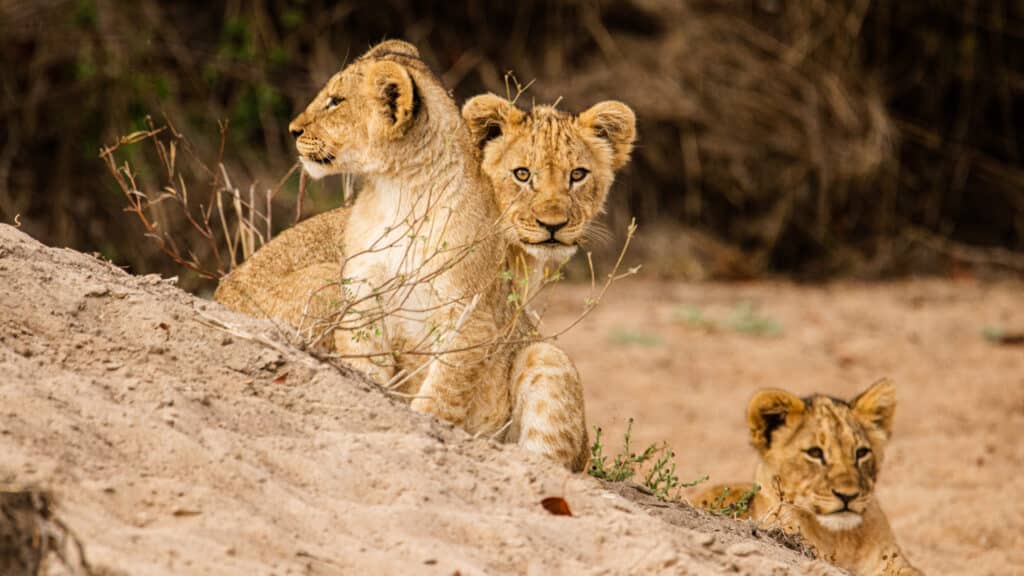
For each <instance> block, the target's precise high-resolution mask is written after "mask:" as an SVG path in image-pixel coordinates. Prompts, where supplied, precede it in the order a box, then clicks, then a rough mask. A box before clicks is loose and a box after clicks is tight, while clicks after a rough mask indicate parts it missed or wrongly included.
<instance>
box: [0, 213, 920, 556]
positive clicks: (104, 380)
mask: <svg viewBox="0 0 1024 576" xmlns="http://www.w3.org/2000/svg"><path fill="white" fill-rule="evenodd" d="M221 324H223V325H227V326H229V327H230V330H225V329H224V328H223V327H218V325H221ZM274 333H275V331H274V329H273V326H271V325H270V324H269V323H266V322H260V321H255V320H252V319H248V318H244V317H241V316H239V315H235V314H232V313H229V312H227V311H225V310H223V309H222V308H221V307H220V306H218V305H216V304H213V303H210V302H207V301H204V300H200V299H197V298H195V297H193V296H191V295H188V294H186V293H184V292H182V291H181V290H179V289H178V288H176V287H175V286H174V285H173V282H169V281H164V280H161V279H160V278H157V277H154V276H145V277H133V276H130V275H128V274H125V273H124V272H122V271H121V270H119V269H117V268H115V267H113V266H112V265H110V264H108V263H105V262H102V261H99V260H97V259H95V258H92V257H90V256H86V255H83V254H80V253H76V252H74V251H71V250H61V249H53V248H46V247H43V246H42V245H40V244H38V243H37V242H35V241H34V240H32V239H30V238H29V237H27V236H25V235H24V234H22V233H20V232H18V231H17V230H15V229H13V228H11V227H9V226H4V225H0V487H2V488H5V489H6V490H8V491H10V490H11V489H12V487H14V488H19V487H20V488H27V487H32V488H39V489H44V490H47V491H49V492H52V494H53V497H54V500H55V501H56V502H57V504H56V508H55V514H56V517H57V518H58V520H60V521H63V523H64V524H65V525H66V526H67V527H68V528H69V529H70V530H71V531H72V532H74V533H76V534H77V535H78V537H79V538H80V540H81V542H82V543H83V544H84V550H85V552H86V556H87V558H88V559H89V561H90V562H91V563H92V564H93V566H94V567H98V569H97V570H95V573H97V574H132V575H136V574H138V575H158V574H159V575H163V574H168V575H169V574H244V575H246V576H255V575H270V574H274V575H284V574H313V575H326V574H443V575H451V574H456V573H458V574H463V575H468V574H484V573H486V574H524V573H526V574H549V573H550V574H640V573H667V574H726V573H740V574H780V575H781V574H802V573H810V574H835V573H838V572H837V571H836V570H834V569H832V568H830V567H829V566H827V565H824V564H823V563H821V562H818V561H814V560H810V559H808V558H806V557H802V556H799V555H798V554H796V553H795V552H793V551H791V550H789V549H786V548H784V547H781V546H779V545H777V544H776V543H775V542H773V541H772V540H770V539H766V538H765V537H764V536H763V535H757V536H751V530H750V527H749V526H746V525H743V524H738V523H734V522H728V521H725V520H722V519H720V518H717V517H710V516H708V515H706V514H703V513H695V512H693V511H692V510H688V509H686V508H685V507H681V508H677V511H678V512H679V513H677V514H675V515H670V516H665V515H664V514H661V515H659V516H658V517H656V516H654V515H651V514H649V513H647V512H646V509H647V507H649V506H650V505H651V504H652V502H649V501H647V502H645V501H644V497H643V495H642V494H639V495H638V494H633V495H632V496H633V499H628V498H624V497H622V496H621V495H620V494H619V492H624V493H625V492H626V491H624V490H612V489H609V488H608V487H606V486H605V485H603V484H602V483H600V482H598V481H596V480H594V479H592V478H589V477H587V476H582V475H571V474H569V473H568V472H566V471H565V470H563V469H561V468H559V467H557V466H555V465H552V464H550V463H548V462H546V461H543V460H542V459H540V458H538V457H535V456H533V455H530V454H527V453H525V452H523V451H521V450H519V449H518V448H517V447H514V446H508V445H498V444H495V443H493V442H491V441H487V440H477V439H472V438H469V437H468V436H467V435H466V434H464V433H462V432H461V431H458V430H454V429H452V428H451V427H450V426H447V425H445V424H442V423H439V422H437V421H434V420H432V419H430V418H427V417H423V416H420V415H417V414H413V413H412V412H410V411H409V410H408V409H407V408H406V407H405V406H404V405H403V404H401V403H399V402H397V401H395V400H393V399H392V398H389V397H387V396H386V395H384V394H383V393H381V392H380V391H379V390H378V389H377V388H375V387H374V386H372V385H370V384H367V383H366V382H364V381H362V380H360V379H359V378H357V377H353V376H351V375H346V374H343V373H341V372H340V371H338V370H337V369H334V368H331V367H329V366H326V365H324V364H322V363H319V362H317V361H315V360H314V359H313V358H311V357H309V356H307V355H306V354H304V353H302V352H299V351H297V350H294V349H292V348H289V347H288V346H286V345H283V344H281V343H280V341H279V340H277V339H276V338H275V336H274ZM659 370H660V369H659ZM666 384H667V383H666ZM598 391H599V389H598ZM680 398H681V399H684V398H683V397H682V395H680ZM594 405H595V406H598V407H599V406H600V402H599V401H597V400H595V401H594ZM669 430H671V428H670V427H666V428H665V430H663V431H664V432H667V431H669ZM646 432H653V430H650V429H648V430H646ZM626 495H627V496H630V494H628V493H627V494H626ZM549 496H563V497H564V498H565V499H566V500H567V501H568V503H569V505H570V506H571V508H572V511H573V514H574V515H573V516H572V517H566V516H554V515H551V514H549V513H548V512H547V511H546V510H545V509H544V508H543V507H542V506H541V505H540V501H541V499H543V498H545V497H549ZM11 501H12V502H14V501H17V498H14V499H13V500H11ZM653 504H656V503H653ZM27 512H28V513H31V509H29V510H27ZM51 512H53V511H52V510H51ZM0 521H2V519H0ZM901 527H905V526H903V525H901ZM5 533H7V532H4V531H3V530H0V535H3V534H5ZM0 544H3V543H2V542H0ZM58 564H59V563H57V564H53V565H52V566H51V568H52V570H51V572H50V573H54V574H63V573H69V569H66V568H63V567H61V566H59V565H58ZM71 572H74V571H73V570H72V571H71ZM79 573H81V571H80V570H79ZM5 576H6V575H5Z"/></svg>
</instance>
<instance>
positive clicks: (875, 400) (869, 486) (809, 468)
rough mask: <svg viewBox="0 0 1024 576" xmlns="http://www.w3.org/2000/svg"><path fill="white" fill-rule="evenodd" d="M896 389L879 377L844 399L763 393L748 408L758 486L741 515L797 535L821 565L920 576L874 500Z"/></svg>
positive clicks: (744, 488) (715, 499) (716, 494)
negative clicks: (757, 460)
mask: <svg viewBox="0 0 1024 576" xmlns="http://www.w3.org/2000/svg"><path fill="white" fill-rule="evenodd" d="M895 409H896V391H895V388H894V387H893V385H892V383H891V382H889V381H888V380H882V381H879V382H877V383H875V384H873V385H872V386H871V387H869V388H868V389H867V390H865V391H864V392H862V393H861V394H860V395H859V396H857V397H856V398H854V399H853V400H852V401H850V402H846V401H843V400H840V399H838V398H832V397H830V396H821V395H814V396H810V397H808V398H803V399H801V398H797V397H796V396H794V395H792V394H790V393H789V392H785V391H783V390H773V389H769V390H761V391H759V392H758V393H757V394H755V395H754V397H753V398H751V400H750V404H749V405H748V407H747V423H748V424H749V426H750V437H751V442H752V444H753V445H754V448H756V449H757V451H758V452H759V453H760V455H761V462H760V464H759V465H758V467H757V473H756V477H755V482H756V483H757V484H758V486H760V491H759V492H757V493H756V495H755V496H754V498H753V501H752V502H750V506H749V508H748V509H747V512H746V513H744V514H743V515H742V516H743V517H745V518H753V519H755V520H757V521H758V522H762V523H765V524H770V525H777V526H779V527H781V528H782V529H783V530H784V531H786V532H789V533H797V534H800V535H801V536H802V537H803V539H804V540H805V541H806V542H807V543H808V544H810V545H811V546H813V547H814V548H815V550H816V551H817V553H818V555H819V556H820V557H821V558H824V559H826V560H828V561H830V562H832V563H834V564H835V565H837V566H839V567H841V568H844V569H846V570H849V571H851V572H852V573H854V574H857V575H863V576H868V575H879V574H884V575H896V574H899V575H913V574H921V572H920V571H919V570H917V569H916V568H914V567H913V566H911V565H910V562H909V561H908V560H907V557H906V556H905V555H904V554H903V551H902V550H900V547H899V546H898V545H897V544H896V539H895V537H893V534H892V530H891V529H890V528H889V522H888V521H887V520H886V518H885V514H884V513H883V512H882V508H881V507H880V506H879V505H878V502H877V501H876V500H875V498H874V488H875V481H876V479H877V478H878V471H879V468H880V467H881V465H882V457H883V454H884V451H885V445H886V442H887V441H888V440H889V436H890V434H891V433H892V419H893V412H894V410H895ZM750 489H751V484H734V485H729V486H726V485H721V486H715V487H713V488H711V489H709V490H708V491H706V492H704V493H703V494H701V495H700V497H699V498H698V502H699V503H700V505H701V506H704V507H712V506H716V505H717V506H723V505H727V504H731V503H734V502H736V501H737V500H739V499H740V497H741V496H742V495H744V494H745V493H747V494H749V491H750Z"/></svg>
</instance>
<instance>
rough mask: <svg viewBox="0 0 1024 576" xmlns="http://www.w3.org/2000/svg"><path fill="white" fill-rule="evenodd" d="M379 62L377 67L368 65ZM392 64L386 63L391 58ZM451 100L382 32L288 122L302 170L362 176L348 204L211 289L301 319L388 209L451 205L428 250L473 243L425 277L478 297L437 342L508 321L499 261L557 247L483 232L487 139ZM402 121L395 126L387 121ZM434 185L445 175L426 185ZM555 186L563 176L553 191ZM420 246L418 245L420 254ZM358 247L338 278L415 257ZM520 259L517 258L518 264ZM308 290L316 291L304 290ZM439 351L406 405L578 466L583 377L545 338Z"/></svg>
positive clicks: (476, 337) (480, 334) (374, 273)
mask: <svg viewBox="0 0 1024 576" xmlns="http://www.w3.org/2000/svg"><path fill="white" fill-rule="evenodd" d="M381 59H383V60H384V62H386V63H387V64H384V62H381V63H380V64H384V65H383V66H373V67H371V66H369V64H370V63H372V62H374V61H375V60H381ZM393 63H394V64H398V66H397V67H396V66H392V65H391V64H393ZM364 64H365V65H364ZM367 68H369V70H366V69H367ZM346 74H348V75H349V76H362V77H365V78H366V80H364V81H363V82H364V86H365V85H368V86H370V88H369V89H368V90H367V89H366V88H365V87H364V88H363V90H364V96H365V92H367V91H368V92H369V95H370V97H369V98H368V100H369V104H368V105H366V104H362V105H363V106H364V108H357V107H356V106H357V105H360V104H359V103H360V102H363V100H361V98H360V96H359V95H358V93H357V94H356V96H355V97H353V96H352V95H351V93H349V92H345V90H351V89H352V87H353V86H358V83H356V82H355V81H354V80H352V79H351V78H350V77H349V76H346ZM382 78H383V80H382ZM406 78H408V82H407V81H406ZM389 83H390V84H389ZM411 86H415V90H416V95H417V97H419V98H421V100H420V101H419V102H418V103H417V102H416V101H415V100H414V99H412V98H406V95H407V94H408V93H411V92H410V91H409V89H410V87H411ZM403 87H404V89H403ZM340 95H344V97H345V101H344V102H342V103H340V104H338V105H336V106H333V107H331V109H330V110H327V103H328V100H329V98H330V97H331V96H340ZM375 98H376V99H377V100H380V99H381V98H384V99H385V100H387V106H386V107H385V110H384V115H385V116H386V119H387V120H388V121H389V122H391V123H392V124H394V126H389V125H388V122H384V123H383V126H376V127H375V124H376V123H380V119H379V118H378V119H374V118H373V116H372V112H367V111H366V110H365V107H369V108H371V109H372V108H373V103H374V101H375ZM346 104H351V105H353V106H352V107H353V110H350V111H348V112H345V113H339V112H341V110H342V108H343V107H344V106H345V105H346ZM417 106H419V107H421V108H422V109H421V110H420V111H419V113H420V115H421V116H420V117H419V118H417V117H416V114H415V113H414V111H415V110H414V109H415V108H416V107H417ZM410 107H412V108H410ZM453 109H454V106H453V105H451V103H450V99H449V98H448V97H447V94H445V93H444V92H443V88H440V85H439V84H438V83H437V82H436V80H435V79H434V78H433V76H432V75H430V74H429V71H427V70H425V68H423V67H422V64H420V63H419V62H418V60H417V59H416V57H415V49H414V48H412V47H411V46H409V45H407V44H405V43H401V42H386V43H384V44H383V45H380V46H378V47H376V48H374V49H373V50H371V51H370V52H369V53H368V54H367V55H366V56H364V57H363V58H361V59H360V60H359V61H357V62H356V63H354V64H353V65H352V66H350V67H349V68H347V69H346V70H345V71H343V72H341V73H339V75H336V76H335V78H333V79H332V80H331V81H330V82H328V84H327V86H326V87H325V88H324V90H323V91H321V94H320V95H318V96H317V98H315V99H314V100H313V102H312V103H311V104H310V106H309V107H308V108H307V110H306V111H305V112H303V114H301V115H300V116H299V117H298V118H296V121H295V122H293V125H292V128H293V130H294V131H295V132H298V131H300V130H301V135H299V137H298V140H297V147H298V148H299V150H300V153H301V154H302V158H303V162H304V164H305V165H306V166H307V168H308V171H309V172H311V173H313V174H314V175H321V174H323V173H333V172H334V171H336V170H342V169H343V170H344V171H347V172H354V173H360V174H363V175H364V181H365V186H366V187H365V188H364V190H363V191H362V192H361V194H360V196H359V199H358V200H357V202H356V205H355V206H354V207H353V208H351V209H350V210H337V211H333V212H329V213H326V214H323V215H320V216H318V217H316V218H312V219H310V220H307V221H306V222H303V223H300V224H299V225H298V226H296V227H295V228H293V229H292V230H291V231H290V232H291V233H290V234H288V233H286V234H283V235H281V236H279V237H278V238H276V239H275V240H274V241H272V242H270V243H269V244H268V245H267V246H265V247H264V248H262V249H261V250H260V251H258V252H257V253H256V255H254V256H253V258H252V259H251V261H250V262H247V263H246V264H245V265H243V266H242V267H241V268H239V269H238V270H237V271H236V272H235V273H233V274H232V275H231V276H229V277H227V278H225V279H224V280H223V281H222V284H221V286H220V288H218V291H217V294H216V295H215V298H216V299H217V300H218V301H221V302H222V303H224V304H226V305H228V306H229V307H232V308H235V309H238V310H242V311H246V312H249V313H252V314H255V315H260V316H271V317H276V318H279V319H282V320H285V321H286V322H288V323H290V324H292V325H295V326H305V327H307V328H308V327H310V326H311V322H310V321H309V320H310V318H316V317H318V315H319V317H322V316H323V315H324V314H325V313H326V312H329V311H330V307H331V305H332V304H331V303H332V301H333V300H334V299H335V298H337V297H338V294H336V293H332V292H331V288H330V287H327V288H325V286H324V284H325V279H327V278H333V279H335V280H338V279H340V277H341V275H342V265H341V262H342V261H344V255H345V254H349V255H353V254H360V253H361V252H365V251H366V249H367V242H368V241H370V242H372V240H373V239H378V238H380V237H382V236H384V235H385V232H386V231H387V228H388V226H395V225H396V222H395V214H396V213H397V212H399V211H405V212H408V211H409V210H410V209H411V210H413V211H416V210H422V211H424V212H425V213H424V214H420V216H429V215H430V213H431V211H433V212H432V213H437V212H439V211H440V212H444V213H445V214H447V212H446V209H448V208H454V209H453V210H452V216H451V217H450V219H449V218H446V226H445V227H444V232H445V234H444V236H443V238H442V237H440V236H433V237H430V238H429V240H428V243H430V242H432V243H433V245H434V246H435V247H436V246H437V244H438V243H439V242H441V241H444V242H448V243H451V244H455V243H457V242H464V243H474V244H476V245H477V248H478V249H477V250H476V251H475V252H474V253H472V254H471V255H470V257H467V258H465V259H463V260H462V261H460V262H459V263H458V264H457V265H456V266H455V267H454V268H452V269H451V270H450V271H448V272H447V273H445V274H444V275H442V277H441V278H439V280H440V281H439V282H435V283H434V286H432V288H434V289H435V290H437V289H438V288H440V290H439V291H440V292H442V293H444V294H445V296H451V297H453V298H455V297H460V296H465V297H463V298H462V299H461V300H460V304H461V305H464V304H465V302H466V301H467V300H468V295H470V294H475V293H479V294H481V298H482V299H481V301H480V302H479V303H478V304H477V307H476V308H475V309H474V313H473V314H472V315H470V318H469V321H467V322H466V323H465V324H464V325H463V328H462V330H461V331H460V332H459V334H457V335H455V338H456V341H453V342H448V343H447V346H450V347H454V348H457V347H459V341H461V342H465V343H476V342H480V341H486V340H488V339H491V338H493V337H494V336H495V334H497V333H498V331H499V329H500V327H501V326H503V325H504V324H503V323H504V322H506V321H508V320H509V318H508V315H509V311H510V308H509V306H508V305H507V295H508V293H509V289H510V287H511V286H519V285H520V284H519V276H518V275H517V276H516V277H515V278H513V279H512V280H511V281H508V282H498V281H496V279H497V278H498V276H499V273H500V272H501V271H502V270H509V269H513V270H523V269H525V268H528V269H530V270H537V269H542V268H543V267H544V266H545V265H547V264H549V263H550V261H552V260H553V259H554V258H553V257H552V256H550V255H551V254H553V255H555V256H558V257H562V259H564V255H565V253H564V252H560V251H556V250H547V249H541V250H539V251H538V250H532V251H531V252H530V253H527V252H526V251H525V250H522V249H520V248H519V247H518V239H519V235H518V234H517V233H515V232H514V230H515V228H514V226H509V227H508V228H507V229H506V230H505V231H504V232H503V234H501V235H498V236H495V235H494V234H493V233H492V234H488V232H489V231H491V230H493V224H494V223H496V222H497V220H498V217H499V216H500V214H499V210H498V207H497V206H496V204H495V202H494V193H493V192H492V189H491V187H490V186H489V185H488V184H489V183H488V182H487V181H486V180H482V179H481V176H482V175H481V174H480V173H479V165H478V159H477V155H478V154H481V153H483V154H486V152H487V150H486V145H489V144H491V143H489V142H488V143H483V142H480V141H478V140H473V139H471V138H469V135H468V133H467V132H466V131H465V127H464V125H463V124H462V123H461V122H458V121H457V120H458V119H457V118H455V119H454V120H453V118H452V117H451V112H452V110H453ZM627 110H628V109H627ZM630 114H632V113H631V112H630ZM336 116H337V117H336ZM424 116H425V117H426V120H427V121H426V122H424V121H423V120H424ZM556 116H557V115H556ZM630 117H631V116H630ZM361 118H368V121H366V122H364V123H363V124H364V126H361V125H360V119H361ZM367 124H368V126H365V125H367ZM400 124H402V125H404V127H402V128H397V127H396V126H398V125H400ZM363 132H366V133H368V134H370V135H371V136H370V139H371V140H372V138H373V134H377V137H378V138H380V139H381V140H383V142H380V141H378V142H376V143H373V144H372V145H371V144H370V143H369V141H367V142H365V143H362V144H361V142H363V140H361V139H363V138H364V136H363ZM442 135H443V136H442ZM396 141H397V143H398V145H396ZM631 141H632V136H630V142H631ZM474 144H479V145H484V148H483V149H481V148H478V147H477V146H475V145H474ZM597 145H599V146H602V145H604V144H602V143H601V142H597ZM627 153H628V152H627ZM395 159H399V160H395ZM620 164H621V161H620ZM616 167H617V166H616ZM492 179H493V178H492ZM438 182H446V183H455V184H456V185H455V186H454V187H453V188H448V189H443V190H437V188H438V185H437V184H436V183H438ZM610 184H611V179H610V178H608V179H607V184H606V186H605V190H604V191H603V192H602V193H601V194H595V195H593V196H592V198H596V199H598V200H597V201H598V202H599V203H603V200H604V196H605V194H606V193H607V186H608V185H610ZM424 192H427V193H428V194H429V195H431V197H432V198H433V199H434V201H435V202H434V203H433V204H432V205H431V206H430V207H427V206H425V205H419V204H417V202H416V199H415V197H416V194H417V193H419V194H421V196H424V195H427V194H424ZM567 192H568V187H566V188H565V192H564V193H567ZM399 207H401V209H399ZM588 210H589V211H590V213H591V214H594V215H596V214H597V213H599V211H600V206H599V205H598V206H593V207H589V208H588ZM506 216H507V214H506ZM389 219H390V221H389ZM505 221H507V220H505ZM427 236H429V234H427ZM573 245H574V244H573ZM385 252H387V251H385ZM392 252H394V251H392ZM427 252H429V251H424V252H423V253H421V254H419V256H420V257H421V258H423V257H425V256H424V255H425V254H426V253H427ZM366 256H367V255H366V254H362V255H361V256H359V257H353V258H351V260H350V261H348V262H347V263H345V268H344V274H345V276H346V277H349V276H355V277H360V278H369V279H371V280H373V279H376V280H377V281H383V280H385V279H386V278H390V277H392V276H393V275H394V274H395V273H396V272H403V271H415V270H416V269H417V267H418V266H419V265H420V264H422V263H421V262H417V261H416V256H417V254H413V255H412V258H411V259H410V258H408V255H405V256H403V257H401V258H392V259H391V260H389V259H388V257H387V255H386V254H385V255H384V256H383V257H380V255H378V254H371V255H370V257H369V258H367V257H366ZM521 264H526V266H525V267H519V266H518V265H521ZM412 292H416V291H415V290H413V291H412ZM431 292H432V291H420V292H419V293H409V294H401V295H400V296H401V297H403V298H406V297H408V298H412V299H413V300H420V304H421V308H428V307H429V305H430V304H431V303H436V301H437V300H436V299H435V300H433V301H431V298H432V296H433V294H432V293H431ZM311 294H315V295H316V298H313V299H310V295H311ZM441 300H443V301H446V300H445V299H444V298H441ZM461 310H462V308H461V306H460V305H455V306H447V307H444V309H442V310H441V311H440V312H438V313H437V314H439V315H441V318H440V319H438V318H437V317H436V316H435V317H432V318H424V317H420V318H415V319H414V320H412V321H396V322H390V321H389V322H388V324H389V325H388V326H387V329H386V330H385V331H384V332H385V333H386V334H387V335H388V338H387V339H383V338H382V339H379V340H372V341H366V340H364V341H362V342H359V343H355V342H353V339H352V338H351V336H350V335H348V334H344V333H340V332H339V333H337V334H335V335H334V336H335V337H334V340H335V345H336V347H337V350H338V351H339V352H341V353H356V354H357V353H361V352H374V351H379V350H388V349H391V348H399V347H400V346H397V345H396V344H397V343H398V342H407V341H411V340H415V339H417V338H419V337H420V336H421V335H422V331H423V329H424V328H423V327H424V326H425V325H427V324H433V325H437V324H441V323H445V322H447V323H448V324H451V323H452V320H453V318H454V317H455V316H457V313H458V312H460V311H461ZM530 331H532V326H530V325H529V324H528V323H526V322H525V321H523V320H522V319H520V327H519V328H517V329H516V330H515V331H514V332H515V334H513V335H512V336H513V339H516V338H519V337H525V335H526V334H527V333H528V332H530ZM314 332H315V329H314ZM442 358H443V361H439V362H436V363H434V364H432V365H431V366H430V368H429V370H428V371H427V375H426V377H425V378H423V379H415V380H412V381H411V386H410V387H407V388H406V391H410V392H415V393H417V394H418V395H420V396H427V397H428V398H418V399H417V400H415V401H414V402H413V408H414V409H417V410H421V411H425V412H429V413H433V414H436V415H438V416H440V417H442V418H445V419H447V420H450V421H452V422H454V423H456V424H459V425H461V426H463V427H465V428H466V429H468V430H470V431H472V432H478V433H483V434H496V435H499V436H503V437H504V438H505V439H506V440H508V441H513V442H518V443H520V444H522V445H524V446H525V447H527V449H531V450H534V451H537V452H540V453H543V454H546V455H548V456H551V457H553V458H555V459H556V460H558V461H561V462H563V463H565V464H566V465H567V466H569V467H570V468H571V469H573V470H580V469H582V468H583V467H584V466H585V463H586V455H587V436H586V424H585V420H584V410H583V396H582V386H581V384H580V382H579V377H578V374H577V373H576V369H575V366H573V364H572V362H571V361H570V360H569V359H568V357H567V356H565V355H564V353H562V352H561V350H559V349H558V348H557V347H554V346H552V345H550V344H544V343H538V344H533V345H530V346H528V347H526V348H525V349H523V346H522V345H504V346H501V345H499V346H496V347H491V348H489V349H478V350H472V351H468V352H460V353H457V354H445V355H444V356H443V357H442ZM423 360H424V358H422V357H417V358H405V359H402V360H400V362H399V366H400V367H402V368H405V369H408V370H415V369H416V367H417V366H418V365H419V364H421V363H422V362H423ZM358 365H359V367H360V368H362V369H364V370H366V371H367V372H368V373H370V374H371V375H372V376H373V377H374V378H376V379H377V380H378V381H385V380H386V379H388V378H390V377H391V376H392V375H393V374H394V366H387V365H379V363H374V362H369V361H363V362H361V363H359V364H358ZM506 429H507V432H506V431H505V430H506ZM538 438H540V441H538V440H537V439H538Z"/></svg>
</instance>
